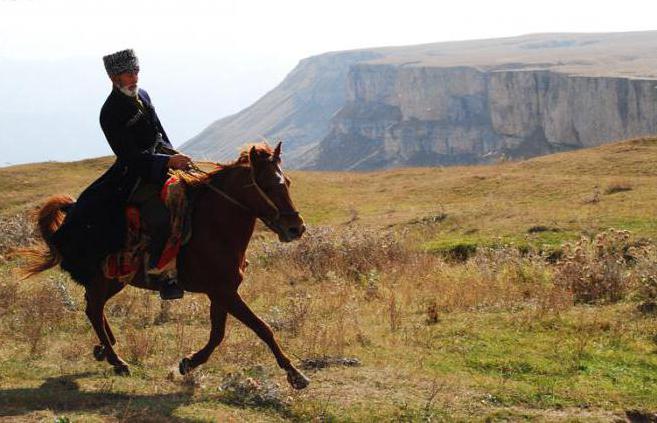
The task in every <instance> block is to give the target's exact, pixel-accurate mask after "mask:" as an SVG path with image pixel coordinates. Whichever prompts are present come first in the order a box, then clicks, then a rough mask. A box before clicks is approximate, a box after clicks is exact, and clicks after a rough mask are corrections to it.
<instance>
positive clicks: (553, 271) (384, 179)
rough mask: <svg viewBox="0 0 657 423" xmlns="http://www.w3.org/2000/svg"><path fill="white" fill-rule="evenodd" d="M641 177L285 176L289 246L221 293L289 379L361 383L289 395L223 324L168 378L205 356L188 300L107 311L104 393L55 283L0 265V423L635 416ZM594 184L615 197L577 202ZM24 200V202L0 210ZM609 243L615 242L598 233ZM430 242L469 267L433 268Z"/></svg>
mask: <svg viewBox="0 0 657 423" xmlns="http://www.w3.org/2000/svg"><path fill="white" fill-rule="evenodd" d="M611 159H613V160H611ZM655 159H657V145H656V143H655V142H654V141H650V140H648V141H641V142H639V141H636V142H628V143H622V144H618V145H615V146H606V147H603V148H599V149H593V150H587V151H582V152H577V153H569V154H564V155H559V156H557V157H545V158H541V159H535V160H531V161H528V162H521V163H504V164H502V165H499V166H491V167H473V168H458V169H403V170H395V171H386V172H375V173H364V174H335V173H298V174H295V175H293V176H294V179H295V184H294V187H293V195H294V197H295V200H297V204H298V205H299V207H300V208H301V209H302V210H304V211H306V217H307V218H308V219H307V220H308V221H309V222H310V229H309V231H308V234H307V236H305V237H304V239H303V240H302V241H300V242H297V243H293V244H285V245H283V244H279V243H277V242H275V241H273V237H270V236H269V235H266V234H264V233H257V234H256V239H255V240H254V243H253V244H252V247H251V248H250V250H249V259H250V261H251V266H250V267H249V268H248V270H247V277H246V280H245V282H244V284H243V285H242V287H241V288H240V291H241V294H242V295H243V297H244V298H245V299H246V300H247V302H248V303H249V304H251V305H252V307H253V308H254V310H255V311H256V312H257V313H258V314H259V315H261V316H262V317H263V318H264V319H265V320H267V321H268V322H269V323H270V325H271V326H272V328H273V329H274V331H275V333H276V336H277V338H278V339H279V340H280V343H281V345H282V346H283V348H284V349H285V350H286V351H287V352H288V353H289V355H290V356H291V357H293V358H294V360H295V362H301V363H304V362H308V363H310V362H313V363H314V362H321V363H324V362H326V363H351V362H352V361H350V360H355V361H353V362H358V363H360V364H361V365H360V366H345V365H341V364H338V365H326V366H319V365H318V366H315V367H314V368H310V370H308V373H309V376H310V377H311V379H312V381H313V382H312V384H311V385H310V387H309V388H308V390H306V391H304V392H301V393H298V392H293V391H292V390H291V389H290V388H289V387H288V385H287V382H286V381H285V376H284V374H283V373H282V372H281V371H280V370H279V369H278V368H277V367H276V364H275V362H274V360H273V357H272V356H271V353H270V352H269V351H268V350H267V349H266V347H265V346H264V345H263V343H262V342H260V341H259V340H258V339H257V338H256V337H255V336H254V335H253V334H252V333H251V332H249V331H248V329H246V328H244V327H243V326H242V325H241V324H238V323H237V322H236V321H235V320H233V319H229V322H228V328H227V333H226V338H225V340H224V342H223V343H222V345H221V346H220V348H219V349H218V350H217V351H216V352H215V354H214V355H213V356H212V357H211V359H210V361H209V362H208V363H206V364H205V365H204V366H203V367H201V368H200V369H198V371H197V372H195V373H193V374H192V375H190V376H188V377H186V378H182V377H180V376H176V371H175V366H176V364H177V363H178V361H179V360H180V358H181V357H183V356H184V355H186V354H188V353H189V352H192V351H196V350H198V349H200V348H201V347H202V346H203V345H205V343H206V341H207V336H208V333H209V322H208V301H207V299H206V298H205V297H204V296H199V295H191V294H190V295H187V296H186V297H185V298H184V299H183V300H181V301H175V302H171V303H166V305H163V303H161V302H160V301H159V300H158V299H157V296H156V294H154V293H151V292H145V291H139V290H135V289H132V288H130V289H126V290H125V291H124V292H122V293H120V294H119V295H117V296H116V297H115V298H113V299H112V300H111V301H110V303H109V304H108V306H107V309H106V310H107V316H108V319H109V320H110V324H111V325H112V327H113V328H114V333H115V335H116V336H117V340H118V344H117V351H118V352H119V354H121V355H123V356H124V358H125V359H126V360H128V361H129V362H130V364H131V365H132V370H133V375H132V376H131V377H128V378H119V377H115V376H113V375H112V373H111V371H110V370H109V369H108V368H107V365H106V363H96V362H95V361H93V359H92V358H91V347H92V346H93V345H94V344H95V343H96V342H97V341H96V340H95V336H94V335H93V333H92V331H91V328H90V325H89V323H88V322H87V320H86V316H85V315H84V307H83V302H84V299H83V291H82V289H81V288H80V287H79V286H77V285H74V284H72V283H71V282H70V281H68V280H67V278H65V277H63V276H62V275H61V274H60V273H58V272H50V273H47V274H45V275H42V276H40V277H39V278H36V279H34V280H30V281H27V282H25V283H22V284H20V283H18V282H17V281H16V280H15V278H14V277H13V271H12V268H13V267H14V266H15V265H16V263H14V262H4V263H3V264H1V265H0V333H1V335H2V338H3V343H2V344H0V419H2V418H5V417H6V418H9V419H12V418H17V419H19V420H20V419H22V420H26V421H38V420H40V419H48V420H50V421H52V420H53V419H54V418H55V417H60V418H69V419H70V420H71V421H93V420H96V421H122V420H124V421H131V420H132V421H199V420H200V421H217V420H220V421H285V420H295V421H349V420H351V421H428V420H431V421H434V420H437V421H441V420H461V421H468V420H473V419H481V420H485V419H486V418H490V420H492V421H495V420H507V421H514V420H523V419H525V420H527V419H529V420H531V419H538V420H541V419H542V420H545V421H555V420H557V421H558V420H563V421H567V420H578V419H591V420H603V421H608V420H613V419H616V418H626V415H627V414H626V413H627V412H628V411H629V410H640V412H642V413H644V414H645V413H650V412H654V411H655V410H657V401H656V400H655V396H654V391H655V390H656V389H657V379H656V378H655V376H654V374H655V369H656V368H657V358H656V357H655V355H654V354H653V352H654V351H655V348H656V347H655V342H654V336H655V334H657V318H655V313H654V312H655V311H657V305H655V302H657V274H655V271H654V269H655V265H656V264H657V247H656V246H655V243H654V242H653V241H651V240H650V239H647V238H649V237H651V236H654V235H655V234H657V232H655V229H654V227H653V226H654V225H653V222H654V219H653V217H652V211H653V204H654V201H655V200H657V198H655V195H657V194H656V193H655V192H653V191H654V190H653V189H652V186H653V185H654V183H655V182H656V181H655V179H657V171H655V169H654V166H653V164H652V163H651V162H652V161H654V160H655ZM93 163H96V164H95V165H94V166H96V167H97V168H100V167H102V166H100V165H101V164H103V162H93ZM87 165H89V163H87ZM39 166H42V167H43V168H44V169H45V168H49V167H50V166H51V165H39ZM52 166H54V165H52ZM60 167H61V166H60ZM21 169H23V170H25V169H26V168H20V169H18V168H13V169H10V171H11V172H10V173H7V172H9V170H7V169H2V170H0V180H3V179H4V178H6V177H8V175H10V176H12V177H15V178H18V180H20V178H21V177H24V176H21V175H22V173H21V172H22V170H21ZM39 169H41V168H39ZM96 170H99V169H96V168H93V169H90V168H88V167H85V166H81V165H76V167H75V168H72V169H70V170H69V171H71V172H87V173H86V175H87V176H89V175H90V173H91V172H92V171H96ZM58 171H60V172H63V173H65V171H64V170H61V169H60V170H58ZM3 172H4V173H3ZM88 179H91V178H88ZM81 180H82V179H80V180H79V181H81ZM614 181H627V182H628V183H629V184H630V185H631V187H632V189H631V190H630V191H626V192H623V193H620V194H614V195H600V196H599V201H598V202H597V203H594V204H582V202H581V198H583V197H584V196H585V195H587V194H589V193H591V192H592V191H593V190H594V187H596V186H599V187H606V186H611V185H613V184H615V183H616V182H614ZM76 183H77V182H76ZM73 185H74V183H72V185H71V187H73ZM46 188H47V189H48V190H49V191H50V192H54V191H56V190H59V188H57V189H54V188H53V187H52V186H50V187H47V186H46ZM41 189H42V187H41V186H37V185H33V186H32V185H30V186H27V185H26V186H25V189H24V190H22V191H21V192H16V193H13V194H12V196H11V198H12V203H11V204H10V205H9V206H7V208H4V205H3V209H2V210H3V211H11V212H12V213H13V212H14V211H16V208H17V207H19V206H21V207H25V205H26V204H31V202H32V201H34V199H35V198H36V196H38V195H39V194H40V191H39V190H41ZM619 223H620V224H619ZM612 224H613V225H615V226H617V227H618V228H621V230H618V231H614V232H611V231H607V230H606V228H608V227H609V226H612ZM617 224H619V225H617ZM546 229H547V230H546ZM625 229H629V230H630V233H629V234H628V233H627V232H624V231H623V230H625ZM19 232H20V231H17V232H16V233H19ZM582 236H583V238H582ZM573 238H574V239H573ZM13 239H14V240H13V241H11V242H9V243H8V245H10V246H11V245H13V244H16V243H17V242H20V240H21V237H20V236H17V237H14V238H13ZM577 239H580V240H579V241H577ZM436 242H445V246H447V247H449V248H451V247H454V246H458V245H462V246H464V247H463V248H464V249H467V250H468V254H464V256H463V257H462V260H461V261H457V260H450V259H448V258H446V257H445V256H444V255H442V254H435V253H434V252H441V251H442V250H441V249H440V248H438V247H441V248H442V247H443V246H442V245H440V246H437V245H434V244H432V243H436ZM564 242H570V244H569V245H567V246H564V247H561V245H562V244H563V243H564ZM543 244H549V245H550V246H551V248H552V249H549V248H545V247H544V245H543ZM471 247H472V248H471ZM578 248H579V250H578ZM446 251H449V250H446ZM557 252H559V254H556V253H557ZM651 304H653V305H651ZM313 360H314V361H313ZM322 360H323V361H322Z"/></svg>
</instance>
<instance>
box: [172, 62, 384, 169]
mask: <svg viewBox="0 0 657 423" xmlns="http://www.w3.org/2000/svg"><path fill="white" fill-rule="evenodd" d="M376 57H378V55H377V54H376V53H374V52H368V51H364V52H344V53H327V54H323V55H321V56H317V57H311V58H308V59H304V60H302V61H301V62H300V63H299V65H297V67H295V68H294V70H292V72H290V74H289V75H288V76H287V77H286V78H285V80H284V81H283V82H282V83H281V84H280V85H278V86H277V87H276V88H274V89H273V90H272V91H270V92H269V93H267V94H266V95H265V96H264V97H262V98H261V99H260V100H258V101H257V102H256V103H254V104H253V105H252V106H250V107H248V108H246V109H244V110H242V111H241V112H239V113H237V114H235V115H232V116H228V117H226V118H223V119H220V120H218V121H216V122H214V123H213V124H212V125H210V126H209V127H207V128H206V129H205V130H203V132H201V133H200V134H199V135H197V136H196V137H194V138H192V139H191V140H189V141H187V142H186V143H185V144H184V145H183V147H182V149H183V151H185V152H186V153H189V154H191V155H193V156H194V157H200V158H206V159H214V160H231V159H234V158H235V157H237V152H238V150H239V148H240V147H241V146H242V145H244V144H245V143H248V142H259V141H261V140H262V139H263V138H266V139H271V140H278V139H282V140H284V141H285V147H284V150H285V156H286V164H290V163H294V162H295V157H303V153H304V152H305V151H306V150H307V149H308V148H310V147H313V146H315V145H316V144H317V143H318V142H319V141H320V140H321V139H322V138H324V137H325V136H326V134H327V133H328V126H329V122H330V119H331V116H332V115H333V114H334V113H335V112H336V111H338V110H339V109H340V107H342V105H343V104H344V101H345V86H344V83H345V81H346V79H347V73H348V72H349V66H350V65H351V64H354V63H358V62H360V61H365V60H369V59H374V58H376Z"/></svg>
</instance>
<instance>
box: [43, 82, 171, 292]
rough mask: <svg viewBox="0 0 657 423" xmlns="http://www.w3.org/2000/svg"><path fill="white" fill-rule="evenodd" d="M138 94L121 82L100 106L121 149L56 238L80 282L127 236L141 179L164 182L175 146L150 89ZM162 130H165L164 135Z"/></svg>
mask: <svg viewBox="0 0 657 423" xmlns="http://www.w3.org/2000/svg"><path fill="white" fill-rule="evenodd" d="M138 95H139V98H140V99H141V101H142V104H143V108H141V107H139V106H138V104H137V101H136V99H134V98H131V97H128V96H126V95H125V94H123V93H121V92H120V91H119V90H117V89H116V88H115V89H113V90H112V92H111V94H110V95H109V97H107V100H105V104H103V107H102V109H101V111H100V126H101V128H102V129H103V133H104V134H105V138H107V141H108V142H109V144H110V147H111V148H112V151H114V154H116V161H115V162H114V164H113V165H112V166H111V167H110V168H109V169H108V170H107V171H106V172H105V173H104V174H103V175H102V176H101V177H100V178H98V179H97V180H96V181H94V182H93V183H92V184H91V185H90V186H89V187H88V188H87V189H85V190H84V191H83V192H82V193H81V194H80V196H79V197H78V200H77V202H76V203H75V206H74V207H73V208H72V209H71V210H70V211H69V212H68V214H67V216H66V219H65V221H64V224H63V225H62V226H61V227H60V229H59V230H58V231H57V232H56V233H55V235H54V237H53V241H54V243H55V245H56V246H57V247H58V249H59V250H60V252H61V253H62V257H63V260H62V268H64V269H65V270H68V271H69V272H70V273H71V276H73V278H74V279H76V280H77V281H79V282H82V283H83V284H84V283H86V282H87V281H89V279H90V278H91V277H92V276H93V274H94V273H95V271H96V270H97V268H98V264H99V263H100V261H101V260H102V259H103V258H104V257H105V256H106V255H107V254H109V253H112V252H115V251H118V250H119V249H120V248H121V247H122V246H123V244H124V242H125V233H126V221H125V207H126V205H127V203H128V199H129V197H130V194H131V193H132V192H133V190H134V189H135V188H136V185H137V184H138V183H139V181H144V182H151V183H156V184H163V183H164V181H165V180H166V176H167V162H168V160H169V155H167V154H163V153H160V152H156V151H159V150H160V147H159V146H158V144H162V146H163V147H165V148H166V149H170V150H169V151H173V149H172V146H171V143H170V142H169V138H168V137H167V135H166V132H165V131H164V128H162V124H161V123H160V120H159V118H158V117H157V113H155V109H154V108H153V105H152V103H151V101H150V97H149V96H148V93H146V91H144V90H141V89H140V90H139V93H138ZM160 134H161V136H160Z"/></svg>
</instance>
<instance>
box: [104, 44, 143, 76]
mask: <svg viewBox="0 0 657 423" xmlns="http://www.w3.org/2000/svg"><path fill="white" fill-rule="evenodd" d="M103 62H104V63H105V70H106V71H107V74H108V75H109V76H115V75H118V74H120V73H123V72H134V71H139V59H137V56H136V55H135V52H134V50H132V49H131V48H129V49H127V50H121V51H117V52H116V53H112V54H108V55H107V56H104V57H103Z"/></svg>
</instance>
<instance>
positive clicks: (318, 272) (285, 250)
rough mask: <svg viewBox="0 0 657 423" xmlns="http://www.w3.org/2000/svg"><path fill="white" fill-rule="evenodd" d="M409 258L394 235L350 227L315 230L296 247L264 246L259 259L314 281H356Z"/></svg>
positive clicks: (309, 232) (281, 245) (408, 253)
mask: <svg viewBox="0 0 657 423" xmlns="http://www.w3.org/2000/svg"><path fill="white" fill-rule="evenodd" d="M410 256H411V252H410V250H409V249H408V248H407V247H406V246H405V245H404V244H403V243H402V241H401V237H400V236H398V235H396V234H395V233H393V232H390V231H380V230H373V229H366V228H359V227H357V226H351V227H349V228H345V229H343V230H339V231H336V230H335V229H333V228H328V227H316V228H312V229H310V230H309V231H308V233H307V234H306V236H304V237H303V238H302V239H301V240H300V241H298V242H296V243H293V244H280V243H269V244H265V245H264V246H263V248H262V252H261V254H260V255H259V256H258V258H259V261H260V263H261V264H263V265H265V266H269V265H272V264H273V263H275V262H282V263H285V264H286V265H295V266H297V267H300V268H301V269H303V270H305V271H306V272H308V273H309V274H310V275H311V276H312V277H314V278H316V279H324V278H326V275H327V274H329V273H333V274H339V275H341V276H344V277H347V278H349V279H352V280H359V279H361V278H362V275H364V274H367V273H368V272H370V271H371V270H373V269H381V268H383V267H384V266H386V265H387V264H390V263H399V262H404V261H406V260H408V259H409V258H410Z"/></svg>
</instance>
